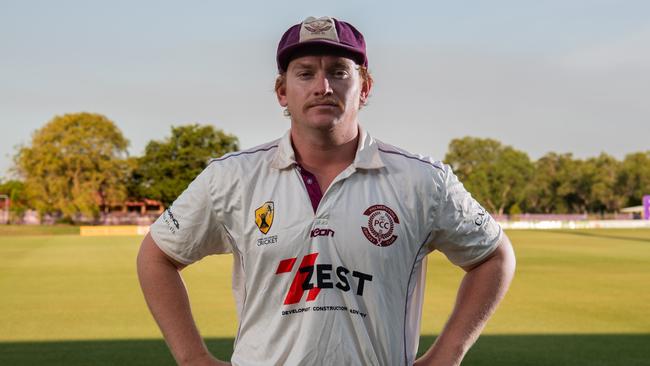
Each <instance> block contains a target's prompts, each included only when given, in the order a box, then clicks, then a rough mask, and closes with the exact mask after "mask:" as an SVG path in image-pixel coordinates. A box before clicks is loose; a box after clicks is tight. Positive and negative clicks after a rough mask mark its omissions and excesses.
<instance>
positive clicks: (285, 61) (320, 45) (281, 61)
mask: <svg viewBox="0 0 650 366" xmlns="http://www.w3.org/2000/svg"><path fill="white" fill-rule="evenodd" d="M310 54H335V55H337V56H343V57H348V58H350V59H352V60H353V61H354V62H356V63H357V64H358V65H361V66H367V64H368V62H367V60H366V55H365V54H363V53H362V52H359V50H357V49H356V48H354V47H352V46H347V45H345V44H341V43H338V42H335V41H331V40H328V39H313V40H309V41H305V42H301V43H296V44H294V45H291V46H289V47H286V48H285V49H283V50H282V51H281V52H280V53H278V56H277V63H278V68H279V71H280V72H286V71H287V68H288V67H289V63H290V62H291V60H293V59H294V58H296V57H298V56H307V55H310Z"/></svg>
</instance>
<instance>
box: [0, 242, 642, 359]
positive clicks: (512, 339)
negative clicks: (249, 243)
mask: <svg viewBox="0 0 650 366" xmlns="http://www.w3.org/2000/svg"><path fill="white" fill-rule="evenodd" d="M18 234H20V235H9V232H7V231H0V365H40V364H44V365H45V364H47V365H73V366H74V365H116V364H123V365H173V364H174V362H173V359H172V358H171V355H170V354H169V352H168V351H167V349H166V347H165V344H164V342H163V341H162V340H161V337H160V333H159V331H158V329H157V327H156V325H155V323H154V321H153V319H152V318H151V316H150V315H149V313H148V311H147V308H146V305H145V303H144V300H143V298H142V296H141V294H140V290H139V287H138V284H137V279H136V274H135V255H136V252H137V248H138V245H139V241H140V240H141V238H139V237H97V238H89V237H79V236H76V235H26V234H28V233H27V232H19V233H18ZM50 234H56V233H50ZM508 234H509V236H510V238H511V239H512V241H513V243H514V245H515V250H516V252H517V256H518V268H517V275H516V277H515V280H514V282H513V284H512V287H511V290H510V292H509V293H508V295H507V297H506V299H505V300H504V302H503V303H502V305H501V307H500V308H499V310H498V311H497V313H496V314H495V315H494V317H493V318H492V319H491V321H490V323H489V324H488V326H487V328H486V330H485V332H484V333H483V335H482V336H481V338H480V339H479V341H478V342H477V344H476V345H475V346H474V347H473V348H472V350H470V352H469V354H468V356H467V358H466V360H465V362H464V363H463V365H486V366H487V365H513V366H514V365H571V366H575V365H590V366H594V365H596V366H597V365H650V230H591V231H554V232H550V231H510V232H509V233H508ZM230 262H231V258H230V257H229V256H213V257H209V258H206V259H205V260H203V261H202V262H200V263H198V264H196V265H193V266H190V267H189V268H188V269H186V270H185V271H183V273H184V277H185V279H186V282H187V286H188V289H189V292H190V296H191V299H192V302H193V310H194V313H195V317H196V318H197V323H198V324H199V327H200V328H201V332H202V334H203V335H204V336H205V337H206V338H207V340H208V345H209V347H210V349H211V350H212V351H213V352H214V353H215V354H216V355H218V356H219V357H222V358H226V359H227V358H228V357H229V354H230V352H231V351H232V340H233V336H234V334H235V331H236V315H235V312H234V303H233V298H232V296H231V294H230V267H231V263H230ZM428 268H429V270H428V276H427V277H428V278H427V281H428V282H427V290H426V299H425V306H424V316H423V324H422V335H423V336H422V338H421V345H420V350H421V351H422V350H424V349H426V348H427V347H428V346H429V345H430V344H431V343H432V342H433V340H434V339H435V335H436V334H437V332H439V330H440V329H441V327H442V324H443V323H444V321H445V318H446V317H447V315H448V313H449V311H450V309H451V306H452V304H453V301H454V294H455V290H456V288H457V286H458V283H459V281H460V278H461V276H462V272H461V271H460V270H459V269H457V268H455V267H453V266H451V265H450V264H448V262H446V259H445V258H444V257H442V256H441V255H440V254H438V253H436V254H433V255H432V256H430V258H429V266H428Z"/></svg>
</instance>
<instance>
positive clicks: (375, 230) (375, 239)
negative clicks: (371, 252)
mask: <svg viewBox="0 0 650 366" xmlns="http://www.w3.org/2000/svg"><path fill="white" fill-rule="evenodd" d="M363 214H364V215H365V216H368V227H365V226H362V227H361V231H362V232H363V235H365V236H366V239H368V241H370V242H371V243H372V244H374V245H376V246H378V247H387V246H389V245H391V244H393V243H394V242H395V240H397V235H395V234H394V232H395V225H397V224H399V218H398V217H397V214H395V211H393V210H392V209H391V208H390V207H388V206H385V205H373V206H370V207H368V208H367V209H366V210H365V211H364V212H363Z"/></svg>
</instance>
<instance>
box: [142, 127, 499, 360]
mask: <svg viewBox="0 0 650 366" xmlns="http://www.w3.org/2000/svg"><path fill="white" fill-rule="evenodd" d="M151 233H152V236H153V239H154V241H155V242H156V244H157V245H158V246H159V247H160V248H161V250H163V251H164V252H165V253H166V254H168V255H169V256H170V257H172V258H174V259H175V260H177V261H179V262H181V263H185V264H190V263H192V262H195V261H197V260H199V259H201V258H203V257H204V256H206V255H210V254H220V253H232V254H233V258H234V267H233V291H234V297H235V301H236V307H237V313H238V316H239V329H238V333H237V338H236V341H235V349H234V352H233V356H232V359H231V362H232V364H233V365H242V366H248V365H410V364H412V363H413V361H414V359H415V355H416V353H417V345H418V341H419V329H420V317H421V311H422V300H423V291H424V279H425V272H426V255H427V254H428V253H430V252H431V251H433V250H440V251H441V252H443V253H444V254H445V255H446V256H447V257H448V258H449V260H451V261H452V262H453V263H455V264H457V265H463V266H464V265H471V264H473V263H477V262H479V261H481V260H483V259H484V258H486V257H487V256H488V255H489V254H490V253H491V252H492V251H493V250H494V249H495V248H496V246H497V244H498V240H499V238H500V236H501V228H500V227H499V225H498V224H497V223H496V222H495V221H494V220H493V219H492V218H491V217H490V215H489V214H488V213H487V212H486V211H485V210H484V209H483V208H482V207H481V206H480V205H479V204H478V203H477V202H476V200H474V199H473V198H472V197H471V195H470V194H469V193H468V192H467V191H466V190H465V189H464V188H463V185H462V184H461V183H460V182H459V181H458V179H457V178H456V176H455V175H454V174H453V173H452V172H451V169H450V168H449V166H447V165H444V164H442V163H440V162H435V161H432V160H430V159H428V158H424V157H422V156H419V155H413V154H410V153H407V152H405V151H403V150H401V149H398V148H396V147H393V146H391V145H388V144H385V143H382V142H379V141H377V140H375V139H373V138H372V137H371V136H370V135H369V134H367V133H366V132H365V131H363V130H362V129H360V132H359V143H358V147H357V151H356V155H355V159H354V162H353V163H352V164H351V165H350V166H349V167H348V168H346V169H345V170H343V171H342V172H341V173H340V174H339V175H338V176H337V177H336V178H335V179H334V181H333V182H332V183H331V185H330V186H329V187H328V188H327V190H326V191H325V192H320V188H318V182H317V181H316V178H315V177H314V175H313V174H311V173H310V172H307V171H306V170H304V169H303V168H301V167H300V166H299V165H298V164H297V162H296V159H295V154H294V151H293V148H292V145H291V138H290V133H289V132H287V134H285V135H284V137H282V138H281V139H279V140H276V141H273V142H270V143H268V144H265V145H261V146H258V147H256V148H253V149H249V150H245V151H240V152H236V153H232V154H228V155H225V156H223V157H221V158H219V159H213V160H212V161H211V162H210V164H209V165H208V167H207V168H206V169H205V170H204V171H203V172H202V173H201V174H200V175H199V176H198V177H197V178H196V179H195V180H194V181H193V182H192V183H191V184H190V185H189V187H188V188H187V190H185V191H184V192H183V193H182V194H181V195H180V196H179V197H178V199H177V200H176V201H175V202H174V203H173V205H172V206H171V207H170V208H169V209H167V210H166V211H165V212H164V213H163V215H161V217H160V218H159V219H158V220H157V221H156V222H155V223H154V224H153V225H152V227H151Z"/></svg>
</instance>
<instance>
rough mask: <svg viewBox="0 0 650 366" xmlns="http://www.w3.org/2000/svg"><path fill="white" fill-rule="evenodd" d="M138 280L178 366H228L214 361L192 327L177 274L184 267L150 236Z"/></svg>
mask: <svg viewBox="0 0 650 366" xmlns="http://www.w3.org/2000/svg"><path fill="white" fill-rule="evenodd" d="M137 267H138V278H139V280H140V287H141V288H142V293H143V294H144V298H145V300H146V301H147V305H148V306H149V310H150V311H151V314H152V315H153V317H154V319H155V320H156V322H157V323H158V326H159V327H160V330H161V331H162V334H163V336H164V337H165V341H166V342H167V345H168V346H169V348H170V350H171V352H172V354H173V355H174V358H175V359H176V362H177V363H178V364H179V365H188V366H189V365H192V366H194V365H196V366H199V365H229V364H228V363H226V362H222V361H219V360H217V359H215V358H214V357H213V356H212V355H211V354H210V352H209V351H208V349H207V347H206V346H205V342H203V339H202V338H201V335H200V334H199V331H198V329H197V327H196V324H195V323H194V318H193V317H192V311H191V309H190V301H189V297H188V295H187V290H186V289H185V284H184V283H183V279H182V278H181V275H180V273H179V271H180V270H181V269H183V268H184V267H185V265H183V264H181V263H179V262H178V261H176V260H174V259H172V258H170V257H169V256H168V255H167V254H165V253H164V252H163V251H162V250H160V248H159V247H158V245H156V243H155V242H154V240H153V238H152V237H151V234H147V236H146V237H145V238H144V240H143V241H142V245H141V246H140V252H139V253H138V259H137Z"/></svg>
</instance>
